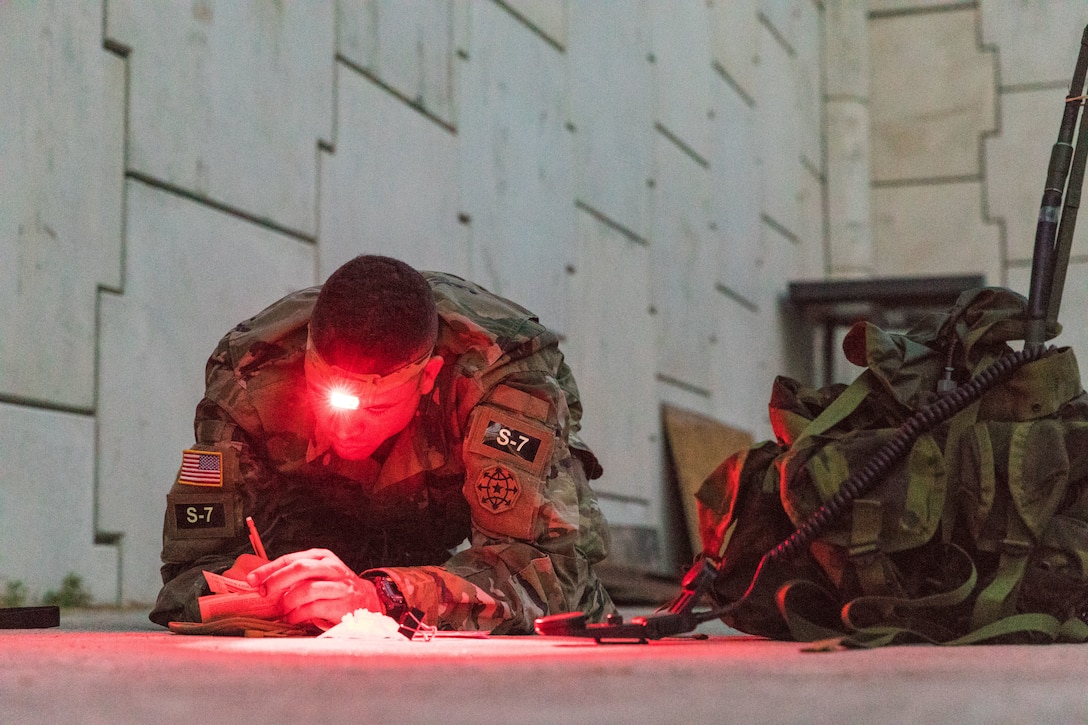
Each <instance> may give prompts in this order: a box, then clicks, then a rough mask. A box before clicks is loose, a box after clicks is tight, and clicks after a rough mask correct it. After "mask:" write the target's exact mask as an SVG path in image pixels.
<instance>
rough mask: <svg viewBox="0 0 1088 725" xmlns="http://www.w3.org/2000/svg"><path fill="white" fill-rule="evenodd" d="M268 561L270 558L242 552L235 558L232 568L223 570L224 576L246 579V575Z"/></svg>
mask: <svg viewBox="0 0 1088 725" xmlns="http://www.w3.org/2000/svg"><path fill="white" fill-rule="evenodd" d="M267 563H268V559H265V558H264V557H260V556H257V555H255V554H242V555H240V556H239V557H238V558H237V559H235V560H234V565H233V566H231V568H229V569H227V570H226V571H225V572H223V576H225V577H227V578H229V579H239V580H241V581H245V579H246V575H247V574H249V572H251V571H253V570H254V569H256V568H257V567H259V566H264V565H265V564H267Z"/></svg>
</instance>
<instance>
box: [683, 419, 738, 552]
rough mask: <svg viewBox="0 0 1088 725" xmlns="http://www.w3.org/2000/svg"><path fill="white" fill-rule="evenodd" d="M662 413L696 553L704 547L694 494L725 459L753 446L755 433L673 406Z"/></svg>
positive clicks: (685, 517) (689, 532)
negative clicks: (753, 434) (701, 540)
mask: <svg viewBox="0 0 1088 725" xmlns="http://www.w3.org/2000/svg"><path fill="white" fill-rule="evenodd" d="M662 414H663V419H664V425H665V436H666V438H667V440H668V448H669V456H670V459H671V462H672V466H673V470H674V471H675V472H676V481H677V486H678V487H679V494H680V500H681V501H682V502H683V507H684V520H685V522H686V523H687V529H688V535H689V537H690V539H691V548H692V551H696V552H697V551H700V550H701V549H702V543H701V542H700V539H699V514H698V509H697V507H696V501H695V493H696V492H697V491H698V490H699V487H700V486H701V485H702V483H703V481H704V480H705V479H706V477H707V476H708V475H710V474H711V473H713V472H714V469H716V468H717V467H718V466H719V465H720V464H721V462H722V461H724V460H725V459H726V458H727V457H728V456H730V455H732V454H733V453H735V452H737V451H739V450H742V449H744V448H747V447H749V446H751V445H752V434H751V433H749V432H748V431H745V430H741V429H739V428H734V427H732V426H729V425H726V424H725V423H722V422H720V421H717V420H715V419H713V418H710V417H708V416H706V415H703V414H701V413H696V412H693V411H690V410H684V409H682V408H676V407H674V406H671V405H665V406H662Z"/></svg>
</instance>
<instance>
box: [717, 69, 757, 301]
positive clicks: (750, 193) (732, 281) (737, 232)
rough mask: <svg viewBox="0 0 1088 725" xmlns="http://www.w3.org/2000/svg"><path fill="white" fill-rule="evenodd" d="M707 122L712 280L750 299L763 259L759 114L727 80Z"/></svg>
mask: <svg viewBox="0 0 1088 725" xmlns="http://www.w3.org/2000/svg"><path fill="white" fill-rule="evenodd" d="M715 86H716V87H715V89H714V119H713V123H712V125H711V140H712V146H711V154H710V209H711V215H712V217H711V218H712V221H713V223H714V226H715V227H716V229H714V230H712V232H714V233H713V234H712V235H711V237H712V239H714V240H715V242H714V245H715V247H716V248H717V250H718V254H717V257H718V261H717V265H716V266H717V278H716V280H715V281H716V282H718V283H719V284H720V286H721V287H724V288H725V290H726V291H727V292H728V294H731V295H735V296H739V297H740V298H742V299H743V300H744V301H747V302H748V303H750V304H753V305H754V304H755V302H754V301H755V300H756V298H757V297H758V296H759V288H760V285H761V284H762V283H763V279H762V276H761V273H762V266H763V264H764V258H763V250H762V248H761V247H760V234H759V225H760V221H759V213H760V205H761V203H762V198H763V192H764V188H763V176H762V173H761V171H762V169H761V168H760V165H759V157H758V145H759V140H760V129H759V128H758V126H757V121H758V117H759V114H758V113H757V112H756V111H755V110H754V109H752V108H750V107H749V106H748V105H747V104H746V103H745V102H744V99H743V98H742V97H741V96H740V95H738V93H737V92H736V91H735V90H734V89H733V88H732V87H731V86H729V85H727V84H726V83H724V82H722V83H717V84H715Z"/></svg>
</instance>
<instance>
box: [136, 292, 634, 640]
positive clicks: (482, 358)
mask: <svg viewBox="0 0 1088 725" xmlns="http://www.w3.org/2000/svg"><path fill="white" fill-rule="evenodd" d="M424 275H425V277H426V278H427V280H428V281H429V283H430V285H431V288H432V290H433V291H434V296H435V301H436V303H437V307H438V312H439V317H440V328H439V339H438V345H437V351H436V352H437V354H439V355H441V356H442V357H443V358H444V360H445V363H444V365H443V367H442V370H441V372H440V373H439V375H438V378H437V380H436V383H435V387H434V390H433V392H432V393H431V394H430V395H429V396H427V397H425V398H424V399H423V400H422V401H421V402H420V406H419V409H418V411H417V413H416V416H415V418H414V419H413V420H412V421H411V422H410V423H409V425H408V427H407V428H406V429H405V430H404V431H402V432H401V433H400V434H399V435H397V436H395V437H393V438H392V439H390V440H389V441H387V442H386V443H385V444H383V446H382V448H380V449H379V450H378V451H377V452H376V453H375V454H374V456H372V457H371V458H370V459H367V460H365V461H356V462H351V461H345V460H342V459H340V458H339V457H338V456H337V455H336V454H335V453H334V452H333V451H332V450H331V449H325V450H322V449H320V447H319V446H318V445H317V444H316V443H315V442H314V441H313V413H312V411H311V408H310V401H309V398H308V397H307V394H306V386H305V380H304V376H303V357H304V353H305V345H306V335H307V323H308V322H309V319H310V313H311V310H312V308H313V304H314V302H315V300H316V298H317V294H318V292H319V291H320V287H312V288H309V289H305V290H302V291H299V292H296V293H293V294H291V295H288V296H287V297H285V298H283V299H282V300H280V301H278V302H276V303H274V304H272V305H271V306H269V307H268V308H267V309H265V310H264V311H262V312H261V313H259V314H258V315H256V316H255V317H253V318H251V319H249V320H246V321H244V322H242V323H240V324H239V325H238V326H236V327H235V328H234V329H233V330H231V331H230V332H229V333H227V334H226V335H225V336H224V337H223V339H222V340H221V341H220V343H219V345H218V347H217V348H216V350H215V352H214V353H213V354H212V356H211V358H210V359H209V360H208V364H207V370H206V391H205V397H204V399H203V400H202V401H201V402H200V403H199V405H198V406H197V410H196V418H195V422H194V429H195V434H196V443H195V445H194V446H193V447H192V449H191V450H188V451H185V452H184V453H183V457H182V467H181V469H180V470H179V472H178V476H177V478H176V480H175V483H174V486H173V488H172V489H171V491H170V493H169V495H168V496H167V510H166V516H165V522H164V529H163V551H162V561H163V567H162V576H163V582H164V586H163V588H162V591H161V592H160V594H159V598H158V602H157V603H156V606H155V609H154V611H153V612H152V613H151V619H152V621H155V622H158V623H160V624H166V623H168V622H170V621H200V615H199V609H198V607H197V601H196V600H197V597H198V596H202V595H204V594H207V593H208V591H207V588H206V585H205V582H204V579H203V574H202V571H203V570H208V571H213V572H222V571H224V570H225V569H227V568H228V567H229V566H230V565H231V564H232V563H233V561H234V559H235V558H236V557H237V556H238V555H239V554H242V553H249V552H251V551H252V550H251V548H250V544H249V541H248V538H247V530H246V527H245V525H244V521H245V517H246V516H252V517H253V519H254V522H255V523H256V525H257V528H258V529H259V531H260V533H261V537H262V540H263V543H264V545H265V549H266V551H267V553H268V556H269V558H275V557H277V556H281V555H283V554H287V553H289V552H292V551H298V550H302V549H307V548H311V547H320V548H326V549H330V550H332V551H333V552H335V553H336V554H337V555H338V556H339V557H340V558H341V559H342V560H343V561H344V562H345V563H346V564H347V565H348V566H349V567H351V568H352V569H353V570H354V571H356V572H370V571H374V570H375V569H376V568H380V570H381V571H382V572H385V573H386V574H387V575H388V576H389V577H390V578H391V579H392V580H393V581H394V582H395V583H396V584H397V586H398V588H399V589H400V590H401V592H402V593H403V594H404V596H405V598H406V599H407V601H408V603H409V604H410V605H411V606H413V607H417V608H419V609H421V610H423V611H424V613H425V619H426V621H427V622H428V623H430V624H434V625H437V626H439V627H440V628H444V629H483V630H491V631H493V632H496V633H528V632H531V631H532V626H533V620H534V619H535V618H536V617H539V616H543V615H545V614H552V613H557V612H565V611H576V610H581V611H584V612H586V614H587V615H588V616H589V618H590V619H591V620H599V619H601V618H603V617H604V616H605V615H606V614H608V613H610V612H611V611H613V607H612V603H611V600H610V599H609V597H608V594H607V593H606V592H605V591H604V589H603V587H602V586H601V584H600V581H599V580H598V578H597V576H596V574H595V573H594V571H593V569H592V564H593V563H595V562H597V561H600V560H601V559H603V558H604V557H605V555H606V553H607V547H608V530H607V524H606V522H605V520H604V517H603V516H602V514H601V511H600V509H599V507H598V505H597V501H596V497H595V496H594V494H593V492H592V490H591V489H590V488H589V485H588V483H587V478H596V477H597V476H599V475H600V466H599V465H598V464H597V461H596V458H595V457H594V456H593V454H592V453H591V452H590V451H589V449H588V448H586V447H585V446H584V444H582V443H581V442H580V440H579V439H578V437H577V431H578V429H579V427H580V419H581V414H582V410H581V403H580V401H579V398H578V390H577V386H576V385H575V381H574V378H573V376H572V375H571V371H570V368H569V367H568V366H567V365H566V363H565V362H564V361H563V356H562V354H561V353H560V351H559V348H558V340H557V338H556V336H555V334H554V333H552V332H551V331H549V330H548V329H546V328H545V327H543V326H542V325H540V324H539V322H538V321H537V319H536V318H535V317H534V316H533V315H532V314H531V313H530V312H528V311H527V310H525V309H523V308H521V307H519V306H517V305H515V304H514V303H512V302H510V301H508V300H505V299H502V298H500V297H498V296H495V295H493V294H491V293H489V292H487V291H486V290H484V289H483V288H481V287H478V286H476V285H474V284H472V283H469V282H466V281H465V280H462V279H460V278H458V277H455V276H453V275H448V274H440V273H433V272H425V273H424ZM587 474H588V475H587ZM451 552H456V553H452V555H451Z"/></svg>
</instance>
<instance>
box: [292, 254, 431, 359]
mask: <svg viewBox="0 0 1088 725" xmlns="http://www.w3.org/2000/svg"><path fill="white" fill-rule="evenodd" d="M310 335H311V337H312V338H313V343H314V347H316V348H317V352H318V354H320V355H321V357H323V358H324V359H325V361H326V362H329V363H331V364H333V365H336V366H338V367H342V368H345V369H347V370H351V371H353V372H360V373H377V374H381V375H384V374H386V373H388V372H391V371H393V370H396V369H397V368H399V367H402V366H403V365H405V364H406V363H409V362H412V361H413V360H415V359H417V358H419V357H420V356H421V355H422V354H424V353H425V352H426V351H427V348H429V347H433V346H434V343H435V340H436V339H437V337H438V312H437V310H436V309H435V304H434V295H433V294H432V293H431V288H430V285H428V284H427V280H426V279H425V278H424V277H423V275H422V274H420V273H419V272H418V271H416V270H415V269H413V268H412V267H411V266H409V265H407V264H405V263H404V262H401V261H400V260H398V259H393V258H391V257H383V256H379V255H370V254H364V255H360V256H358V257H356V258H355V259H352V260H351V261H349V262H347V263H345V264H344V265H342V266H341V267H340V268H339V269H337V270H336V271H335V272H333V273H332V274H331V275H330V276H329V278H328V279H327V280H326V281H325V284H324V285H322V287H321V292H320V293H319V294H318V296H317V301H316V303H315V304H314V311H313V315H312V317H311V318H310Z"/></svg>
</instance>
